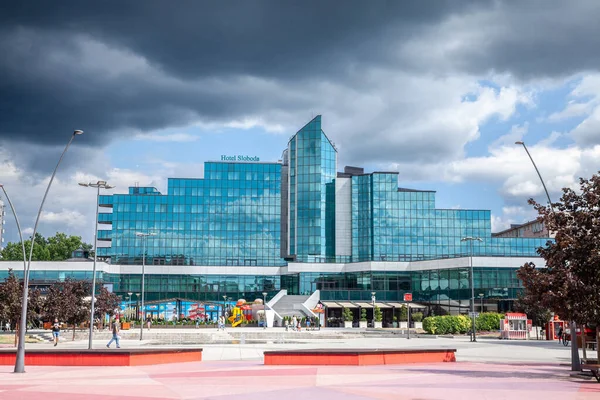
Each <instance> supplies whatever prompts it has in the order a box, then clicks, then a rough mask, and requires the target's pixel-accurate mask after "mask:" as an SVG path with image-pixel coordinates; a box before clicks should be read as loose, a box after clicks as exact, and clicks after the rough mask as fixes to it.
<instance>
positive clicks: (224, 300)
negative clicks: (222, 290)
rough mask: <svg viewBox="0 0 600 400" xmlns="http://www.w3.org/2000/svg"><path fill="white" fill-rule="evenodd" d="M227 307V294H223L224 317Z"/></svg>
mask: <svg viewBox="0 0 600 400" xmlns="http://www.w3.org/2000/svg"><path fill="white" fill-rule="evenodd" d="M225 307H227V296H223V317H225Z"/></svg>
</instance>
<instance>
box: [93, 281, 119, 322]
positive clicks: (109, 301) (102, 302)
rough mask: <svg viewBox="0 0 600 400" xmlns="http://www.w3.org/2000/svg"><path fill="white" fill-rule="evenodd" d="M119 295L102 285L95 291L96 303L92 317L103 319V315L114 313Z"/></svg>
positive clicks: (117, 305)
mask: <svg viewBox="0 0 600 400" xmlns="http://www.w3.org/2000/svg"><path fill="white" fill-rule="evenodd" d="M119 301H120V299H119V296H117V295H116V294H114V293H111V292H109V291H108V289H107V288H106V287H104V286H100V289H98V290H97V291H96V304H95V306H94V319H96V318H97V319H99V320H100V321H101V322H103V321H104V316H105V315H106V314H108V315H109V316H111V317H112V316H113V315H115V310H116V309H117V308H118V307H119Z"/></svg>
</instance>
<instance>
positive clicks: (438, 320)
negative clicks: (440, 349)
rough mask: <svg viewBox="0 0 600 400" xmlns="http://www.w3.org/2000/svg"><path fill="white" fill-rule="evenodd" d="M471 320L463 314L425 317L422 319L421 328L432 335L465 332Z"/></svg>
mask: <svg viewBox="0 0 600 400" xmlns="http://www.w3.org/2000/svg"><path fill="white" fill-rule="evenodd" d="M470 324H471V322H470V320H469V318H467V317H465V316H464V315H443V316H438V317H427V318H425V319H424V320H423V329H424V330H425V331H426V332H427V333H431V334H433V335H447V334H455V333H466V332H467V331H468V330H469V327H470V326H471V325H470Z"/></svg>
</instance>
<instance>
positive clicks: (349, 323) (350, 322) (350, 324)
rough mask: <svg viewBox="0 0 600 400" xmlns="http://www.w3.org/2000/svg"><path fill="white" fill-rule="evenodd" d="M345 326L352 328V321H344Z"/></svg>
mask: <svg viewBox="0 0 600 400" xmlns="http://www.w3.org/2000/svg"><path fill="white" fill-rule="evenodd" d="M344 328H352V321H344Z"/></svg>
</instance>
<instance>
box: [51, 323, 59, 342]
mask: <svg viewBox="0 0 600 400" xmlns="http://www.w3.org/2000/svg"><path fill="white" fill-rule="evenodd" d="M59 336H60V324H59V323H58V318H54V324H53V325H52V338H53V339H54V347H56V345H58V337H59Z"/></svg>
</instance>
